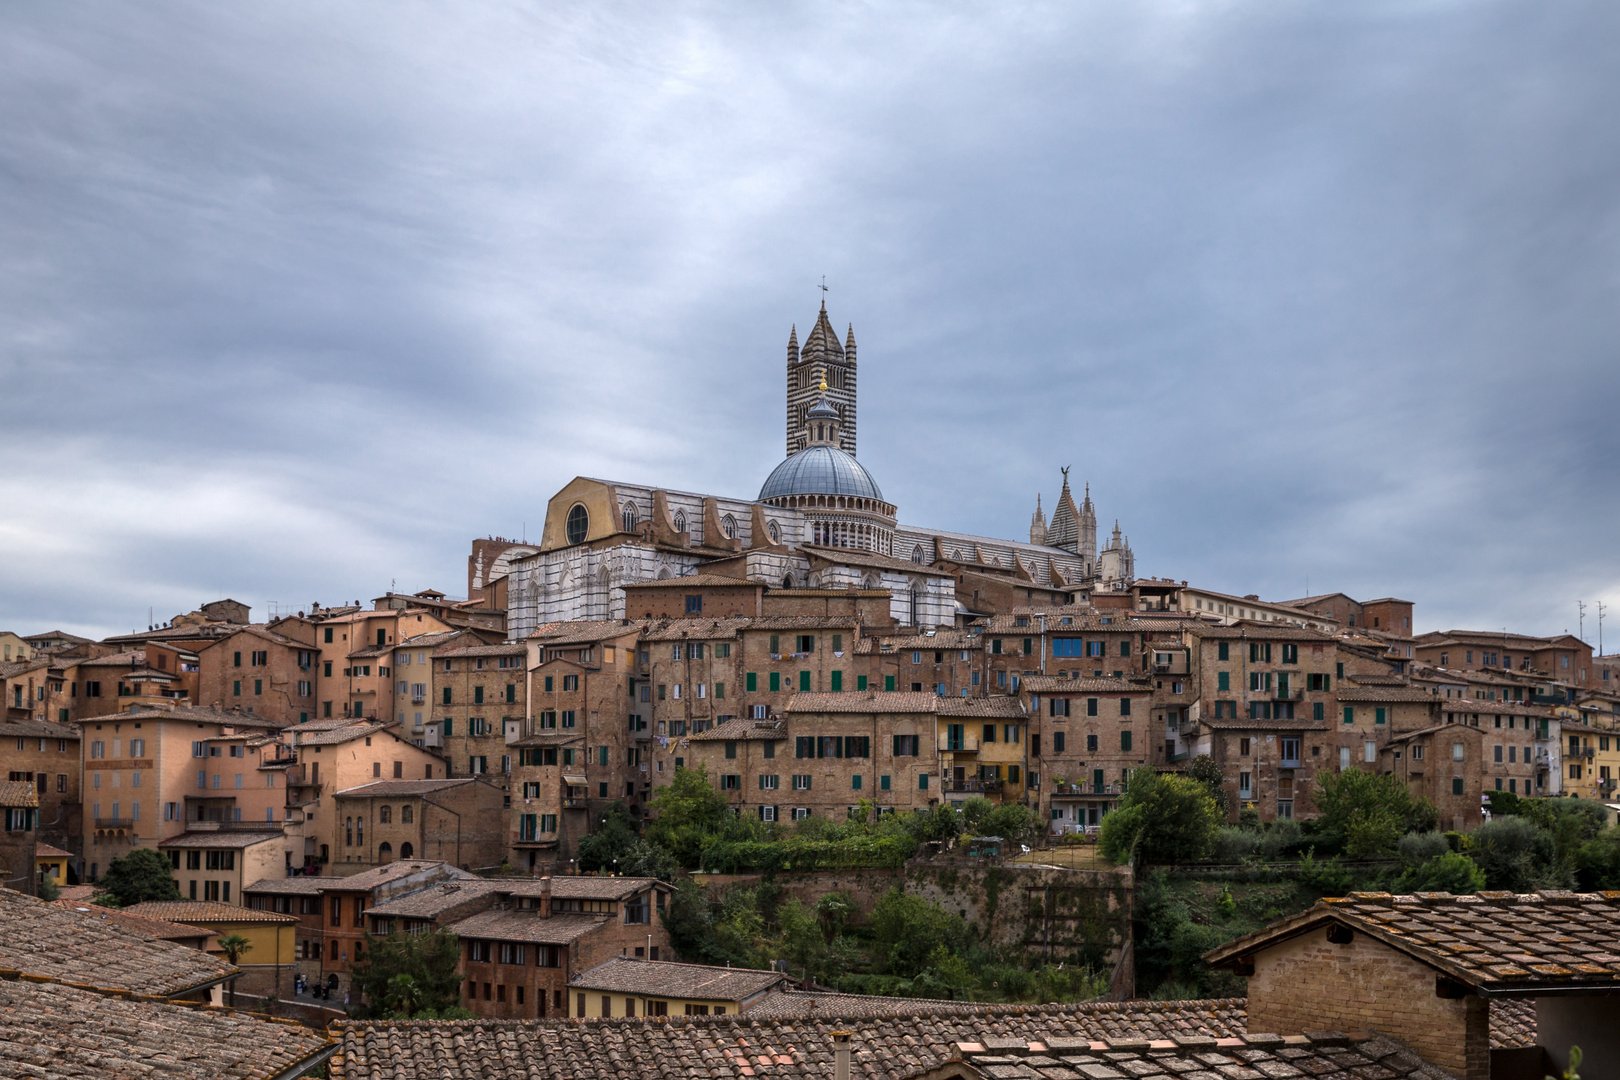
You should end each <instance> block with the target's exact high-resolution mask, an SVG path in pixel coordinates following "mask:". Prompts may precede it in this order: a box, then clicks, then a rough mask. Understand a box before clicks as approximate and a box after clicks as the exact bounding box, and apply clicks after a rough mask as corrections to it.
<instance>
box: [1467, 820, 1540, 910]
mask: <svg viewBox="0 0 1620 1080" xmlns="http://www.w3.org/2000/svg"><path fill="white" fill-rule="evenodd" d="M1471 839H1472V843H1471V845H1470V850H1471V851H1472V853H1473V857H1474V861H1475V862H1476V863H1478V864H1479V868H1480V869H1481V870H1483V871H1484V872H1485V883H1486V885H1487V886H1488V887H1490V888H1492V889H1510V890H1512V891H1513V892H1531V891H1533V890H1535V889H1538V888H1543V887H1548V886H1549V884H1552V886H1553V887H1556V885H1558V884H1562V881H1561V880H1560V875H1559V874H1558V873H1557V871H1556V870H1555V869H1554V866H1553V841H1552V837H1550V836H1548V835H1547V834H1546V833H1545V832H1544V831H1543V830H1541V829H1538V828H1537V827H1536V824H1535V822H1533V821H1531V820H1530V819H1529V818H1528V817H1524V816H1510V817H1503V818H1493V819H1491V820H1490V821H1487V822H1486V823H1485V824H1483V825H1481V826H1480V827H1479V828H1477V829H1475V830H1474V832H1473V835H1472V838H1471Z"/></svg>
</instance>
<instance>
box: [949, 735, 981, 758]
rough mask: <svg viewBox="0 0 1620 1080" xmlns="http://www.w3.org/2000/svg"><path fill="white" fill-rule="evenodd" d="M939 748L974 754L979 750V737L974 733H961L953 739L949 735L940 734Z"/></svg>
mask: <svg viewBox="0 0 1620 1080" xmlns="http://www.w3.org/2000/svg"><path fill="white" fill-rule="evenodd" d="M939 748H940V749H941V750H942V751H946V752H954V753H965V754H975V753H978V751H979V739H978V737H977V736H975V735H963V736H961V737H959V738H954V739H953V738H951V736H949V735H941V736H940V737H939Z"/></svg>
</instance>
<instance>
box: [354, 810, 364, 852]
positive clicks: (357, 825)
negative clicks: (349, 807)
mask: <svg viewBox="0 0 1620 1080" xmlns="http://www.w3.org/2000/svg"><path fill="white" fill-rule="evenodd" d="M354 846H355V847H365V846H366V819H365V818H363V817H357V818H355V819H354Z"/></svg>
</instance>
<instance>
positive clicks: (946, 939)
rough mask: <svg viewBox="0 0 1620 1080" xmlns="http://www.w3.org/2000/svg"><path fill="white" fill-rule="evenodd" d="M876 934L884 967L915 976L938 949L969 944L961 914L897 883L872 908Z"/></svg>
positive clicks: (925, 966)
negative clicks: (923, 897)
mask: <svg viewBox="0 0 1620 1080" xmlns="http://www.w3.org/2000/svg"><path fill="white" fill-rule="evenodd" d="M872 938H873V941H874V942H875V944H876V946H877V949H876V952H877V956H878V957H879V958H880V959H881V961H882V963H883V966H884V970H885V971H887V972H888V973H890V974H892V975H900V976H904V977H906V978H912V977H914V976H916V975H918V974H920V973H921V972H923V971H924V970H926V969H927V968H928V967H929V964H930V961H931V959H932V958H934V957H935V955H936V953H935V950H937V949H939V948H941V947H943V948H944V949H945V950H946V951H947V952H955V951H956V950H958V949H960V948H961V947H962V946H963V945H965V944H966V943H967V940H968V929H967V924H966V923H964V922H963V921H962V919H961V916H959V915H953V914H951V913H950V912H948V911H946V910H945V909H944V908H942V907H940V905H939V904H938V902H935V903H932V904H930V903H928V902H927V901H925V900H922V899H920V898H918V897H915V896H912V895H911V894H910V893H906V892H902V891H901V890H900V889H899V888H898V887H897V888H893V889H890V890H889V891H888V892H886V893H884V894H883V897H882V899H880V900H879V901H878V902H877V905H876V906H875V907H873V909H872Z"/></svg>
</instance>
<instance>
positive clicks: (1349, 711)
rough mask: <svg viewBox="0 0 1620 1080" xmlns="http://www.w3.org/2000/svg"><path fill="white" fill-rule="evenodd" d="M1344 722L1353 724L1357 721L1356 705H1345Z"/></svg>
mask: <svg viewBox="0 0 1620 1080" xmlns="http://www.w3.org/2000/svg"><path fill="white" fill-rule="evenodd" d="M1344 722H1345V723H1347V724H1353V723H1355V722H1356V709H1355V706H1353V705H1346V706H1345V707H1344Z"/></svg>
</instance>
